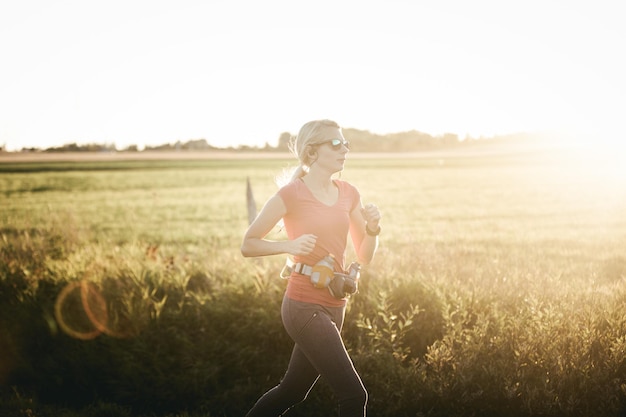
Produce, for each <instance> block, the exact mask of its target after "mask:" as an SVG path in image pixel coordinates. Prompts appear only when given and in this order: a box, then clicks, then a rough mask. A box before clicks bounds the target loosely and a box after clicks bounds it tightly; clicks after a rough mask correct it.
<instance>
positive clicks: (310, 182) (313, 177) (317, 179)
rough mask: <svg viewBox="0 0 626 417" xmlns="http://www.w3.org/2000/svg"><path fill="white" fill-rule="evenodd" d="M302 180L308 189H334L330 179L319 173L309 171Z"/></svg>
mask: <svg viewBox="0 0 626 417" xmlns="http://www.w3.org/2000/svg"><path fill="white" fill-rule="evenodd" d="M302 180H303V181H304V182H305V184H306V185H307V186H308V187H309V188H314V189H316V190H323V191H327V190H330V189H332V188H333V187H334V184H333V181H332V177H331V176H329V175H326V174H324V173H320V172H319V171H309V172H308V173H307V174H306V175H305V176H304V177H302Z"/></svg>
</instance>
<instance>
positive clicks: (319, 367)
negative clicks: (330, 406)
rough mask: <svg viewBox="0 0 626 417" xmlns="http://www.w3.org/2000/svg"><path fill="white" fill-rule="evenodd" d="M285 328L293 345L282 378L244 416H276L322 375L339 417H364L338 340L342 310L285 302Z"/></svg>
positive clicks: (362, 396)
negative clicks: (334, 401) (329, 389)
mask: <svg viewBox="0 0 626 417" xmlns="http://www.w3.org/2000/svg"><path fill="white" fill-rule="evenodd" d="M281 313H282V318H283V325H284V326H285V329H286V330H287V333H288V334H289V336H291V338H292V339H293V340H294V342H295V343H296V344H295V346H294V348H293V352H292V353H291V359H290V361H289V366H288V368H287V372H286V373H285V376H284V377H283V379H282V380H281V381H280V384H278V385H277V386H276V387H274V388H272V389H271V390H269V391H268V392H266V393H265V395H263V396H262V397H261V398H260V399H259V400H258V401H257V403H256V404H255V405H254V407H253V408H252V410H250V411H249V412H248V414H247V416H248V417H254V416H261V417H270V416H280V415H282V414H283V413H285V412H286V411H287V410H288V409H289V408H291V407H292V406H294V405H295V404H297V403H299V402H302V401H304V400H305V399H306V397H307V395H308V393H309V391H311V388H313V385H315V382H316V381H317V379H318V378H319V377H320V375H321V376H322V377H323V378H324V379H325V380H326V381H327V382H328V384H329V386H330V387H331V389H332V390H333V392H334V393H335V395H336V397H337V399H338V401H339V415H340V416H341V417H353V416H354V417H356V416H358V417H363V416H365V405H366V403H367V391H365V387H364V386H363V383H362V382H361V378H359V375H358V374H357V372H356V370H355V369H354V365H353V364H352V361H351V360H350V357H349V356H348V352H347V351H346V348H345V346H344V344H343V341H342V340H341V335H340V331H341V327H342V325H343V318H344V313H345V307H324V306H320V305H317V304H309V303H304V302H300V301H295V300H291V299H290V298H288V297H286V296H285V298H284V299H283V305H282V309H281Z"/></svg>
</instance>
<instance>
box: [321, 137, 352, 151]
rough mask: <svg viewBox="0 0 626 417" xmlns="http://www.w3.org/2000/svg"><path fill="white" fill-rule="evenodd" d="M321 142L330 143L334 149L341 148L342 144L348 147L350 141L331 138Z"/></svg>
mask: <svg viewBox="0 0 626 417" xmlns="http://www.w3.org/2000/svg"><path fill="white" fill-rule="evenodd" d="M322 143H330V146H332V148H333V150H335V151H338V150H339V149H341V146H342V145H343V146H345V147H346V149H350V142H348V141H347V140H345V139H332V140H328V141H326V142H322Z"/></svg>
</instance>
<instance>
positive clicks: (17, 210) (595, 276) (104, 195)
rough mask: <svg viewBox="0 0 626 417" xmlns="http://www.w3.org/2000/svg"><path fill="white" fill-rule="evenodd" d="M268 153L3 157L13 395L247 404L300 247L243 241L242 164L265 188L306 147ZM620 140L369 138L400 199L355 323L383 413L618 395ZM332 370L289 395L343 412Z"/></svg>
mask: <svg viewBox="0 0 626 417" xmlns="http://www.w3.org/2000/svg"><path fill="white" fill-rule="evenodd" d="M258 156H259V155H257V157H254V158H252V157H242V156H241V155H239V156H237V157H233V156H232V155H230V156H229V157H225V156H224V155H222V157H220V158H211V157H208V156H207V155H204V156H203V157H199V156H198V155H193V157H189V158H182V159H181V158H178V157H168V158H164V159H159V158H156V157H150V158H144V159H139V160H136V159H133V158H115V157H109V156H105V157H101V158H92V159H90V160H85V159H81V158H79V159H78V160H71V161H54V160H31V161H16V160H11V159H10V158H3V160H2V162H0V196H1V197H0V198H1V199H2V205H1V207H0V238H1V239H0V273H1V275H0V297H1V303H0V313H1V315H0V331H1V333H0V334H2V336H0V351H4V352H5V354H3V355H2V356H3V359H0V383H2V387H3V388H2V389H3V391H2V403H1V404H0V414H2V413H1V412H2V411H6V412H9V413H13V414H14V415H24V416H44V415H65V416H74V415H81V416H83V415H87V416H89V415H93V416H104V415H107V416H117V415H120V416H128V415H142V416H144V415H145V416H165V415H171V416H174V415H175V416H181V417H182V416H200V415H211V416H235V415H243V414H245V411H246V409H247V408H249V407H250V406H251V405H252V403H253V402H254V400H255V399H256V398H257V397H258V396H259V395H260V394H262V393H263V392H264V391H265V390H266V389H267V388H270V387H271V386H273V385H274V384H276V383H277V382H278V380H279V379H280V376H281V374H282V372H283V371H284V369H285V366H286V360H287V358H288V356H289V353H290V350H291V345H290V341H289V339H288V338H287V336H286V335H285V333H284V331H283V330H282V327H281V324H280V317H279V306H280V300H281V296H282V291H283V290H284V282H283V281H281V280H280V279H279V278H278V273H279V271H280V269H281V267H282V263H283V262H284V257H282V256H276V257H269V258H264V259H244V258H242V257H241V255H240V253H239V244H240V242H241V237H242V235H243V233H244V231H245V228H246V226H247V213H246V200H245V191H246V179H247V178H250V181H251V184H252V187H253V191H254V197H255V199H256V201H257V206H258V207H259V208H260V206H261V204H262V203H263V202H264V201H265V200H266V199H267V198H268V197H269V196H271V195H272V194H273V193H274V192H275V191H276V186H275V184H274V177H275V176H276V175H278V174H280V171H281V169H282V168H284V167H287V166H289V165H293V161H292V160H291V159H289V158H288V157H287V156H286V155H281V154H276V155H271V154H264V155H263V156H262V157H258ZM619 159H620V156H619V155H608V154H606V155H604V156H602V157H601V156H598V155H589V154H580V153H575V152H570V153H563V152H555V151H543V152H539V151H534V152H515V153H506V152H501V151H500V152H469V153H459V152H456V153H452V152H449V153H446V152H439V153H437V154H416V155H384V154H382V155H376V156H375V157H374V156H373V155H358V154H355V155H353V158H351V159H350V160H349V161H348V163H347V166H346V170H345V172H343V173H342V179H345V180H347V181H350V182H352V183H353V184H355V185H356V186H357V187H358V188H359V189H360V191H361V194H362V198H363V201H364V203H367V202H373V203H376V204H377V205H378V206H379V207H380V209H381V211H382V213H383V234H382V235H381V245H380V250H379V253H378V254H377V257H376V258H375V260H374V262H373V263H372V264H371V265H370V266H368V267H366V269H365V270H364V274H363V283H362V285H361V289H360V293H359V294H358V295H357V296H356V297H355V298H354V299H352V300H351V301H350V305H349V310H348V318H347V324H346V327H345V329H344V333H345V339H346V343H347V345H348V347H349V349H350V351H351V354H352V356H353V358H354V361H355V365H356V367H357V369H358V370H359V372H360V373H361V375H362V377H363V380H364V383H365V385H366V386H367V388H368V391H369V394H370V402H369V404H370V405H369V410H370V414H371V415H373V416H466V415H476V416H508V415H511V416H536V415H542V416H592V415H593V416H618V415H621V414H620V413H621V412H623V411H624V410H625V406H626V305H625V304H624V302H625V301H626V216H625V215H624V213H626V169H625V168H624V167H623V164H622V163H621V162H620V160H619ZM283 236H284V233H283V232H281V231H280V230H278V229H277V230H276V231H274V232H273V236H272V237H274V238H282V237H283ZM350 250H351V249H350ZM59 300H61V301H59ZM319 385H320V386H319V387H317V388H316V389H315V390H314V391H313V393H312V394H311V398H310V399H309V400H307V402H306V403H304V404H301V405H300V406H299V407H298V408H296V409H295V410H294V411H292V413H290V414H289V415H294V416H300V415H301V416H313V415H333V412H334V411H333V410H334V409H335V408H334V406H333V404H332V394H330V391H329V389H328V387H326V386H325V385H324V384H323V382H322V383H320V384H319ZM74 413H75V414H74ZM9 415H11V414H9Z"/></svg>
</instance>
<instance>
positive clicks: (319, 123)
mask: <svg viewBox="0 0 626 417" xmlns="http://www.w3.org/2000/svg"><path fill="white" fill-rule="evenodd" d="M327 129H340V130H341V126H339V124H338V123H337V122H334V121H332V120H328V119H322V120H312V121H310V122H307V123H305V124H304V125H303V126H302V127H301V128H300V132H298V136H295V137H292V138H291V141H290V143H289V150H290V151H291V153H293V154H294V156H295V157H296V158H298V166H297V167H295V168H291V169H288V170H286V171H285V172H283V175H281V176H280V177H279V178H277V180H276V183H277V184H278V186H283V185H287V184H288V183H290V182H292V181H295V180H297V179H298V178H300V177H303V176H304V175H306V173H307V172H308V171H309V168H310V167H311V165H313V163H314V162H315V159H313V157H312V156H311V155H310V151H311V147H312V146H315V145H318V144H320V143H322V142H323V141H324V140H325V139H327V138H326V137H325V136H324V133H326V130H327Z"/></svg>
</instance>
